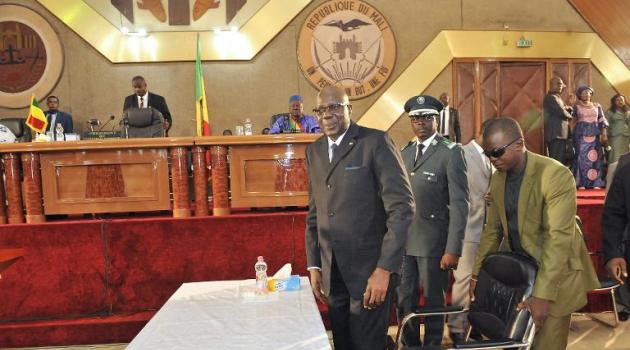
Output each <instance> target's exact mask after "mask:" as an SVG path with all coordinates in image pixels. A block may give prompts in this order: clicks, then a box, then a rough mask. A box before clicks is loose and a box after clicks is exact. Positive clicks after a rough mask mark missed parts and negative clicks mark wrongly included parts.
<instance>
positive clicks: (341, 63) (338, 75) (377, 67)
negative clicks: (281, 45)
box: [297, 0, 396, 100]
mask: <svg viewBox="0 0 630 350" xmlns="http://www.w3.org/2000/svg"><path fill="white" fill-rule="evenodd" d="M297 54H298V61H299V63H300V68H301V69H302V72H303V73H304V76H305V77H306V79H308V81H309V82H311V84H313V85H314V86H315V87H316V88H318V89H322V88H323V87H325V86H327V85H338V86H341V87H343V88H344V89H345V90H346V93H347V94H348V97H350V99H351V100H357V99H361V98H364V97H366V96H369V95H371V94H373V93H374V92H376V91H377V90H378V89H380V88H381V87H382V86H383V85H384V84H385V82H386V81H387V79H388V78H389V76H390V75H391V73H392V70H393V68H394V63H395V62H396V40H395V38H394V33H393V32H392V29H391V27H390V26H389V23H388V22H387V20H386V19H385V17H384V16H383V14H381V13H380V12H379V11H378V10H377V9H375V8H374V7H373V6H372V5H370V4H367V3H365V2H363V1H360V0H345V1H333V0H331V1H327V2H325V3H323V4H322V5H320V6H319V7H317V8H316V9H315V10H313V11H312V12H311V13H310V14H309V15H308V17H307V18H306V21H305V22H304V25H303V26H302V29H301V30H300V36H299V39H298V52H297Z"/></svg>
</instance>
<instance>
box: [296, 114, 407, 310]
mask: <svg viewBox="0 0 630 350" xmlns="http://www.w3.org/2000/svg"><path fill="white" fill-rule="evenodd" d="M306 160H307V164H308V175H309V176H308V177H309V210H308V216H307V218H306V258H307V263H308V266H309V267H313V266H316V267H320V268H321V269H322V274H323V281H322V282H323V287H324V292H325V294H326V295H328V294H329V293H330V271H331V262H332V255H333V250H334V252H335V259H336V261H337V266H338V268H339V271H340V272H341V275H342V277H343V280H344V282H345V284H346V287H347V288H348V291H349V292H350V295H351V296H352V298H354V299H361V298H362V297H363V292H364V291H365V287H366V285H367V280H368V278H369V277H370V275H371V274H372V272H373V271H374V269H375V268H376V267H381V268H383V269H385V270H388V271H390V272H398V271H399V269H400V265H401V262H402V256H403V249H404V246H405V241H406V240H407V230H408V228H409V224H410V223H411V218H412V217H413V212H414V200H413V195H412V193H411V187H410V185H409V180H408V179H407V175H406V174H405V170H404V169H403V164H402V160H401V159H400V155H399V153H398V151H397V150H396V146H395V145H394V142H393V141H392V140H391V139H390V138H389V136H388V135H387V134H386V133H384V132H382V131H378V130H374V129H369V128H365V127H361V126H358V125H356V124H354V123H351V124H350V127H349V128H348V131H347V133H346V135H345V136H344V138H343V139H342V144H341V145H340V146H339V147H338V148H337V150H336V151H335V157H334V158H333V160H332V163H330V162H329V160H328V138H327V137H326V136H322V137H320V138H319V139H317V140H316V141H315V142H314V143H312V144H310V145H309V146H308V147H307V149H306Z"/></svg>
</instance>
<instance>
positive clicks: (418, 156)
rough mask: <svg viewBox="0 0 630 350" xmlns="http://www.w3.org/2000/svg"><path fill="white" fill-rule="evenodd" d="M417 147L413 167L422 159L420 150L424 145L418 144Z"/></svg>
mask: <svg viewBox="0 0 630 350" xmlns="http://www.w3.org/2000/svg"><path fill="white" fill-rule="evenodd" d="M417 147H418V152H417V153H416V159H415V160H414V162H413V164H414V165H416V164H418V160H419V159H420V158H422V149H423V148H424V144H422V143H419V144H418V146H417Z"/></svg>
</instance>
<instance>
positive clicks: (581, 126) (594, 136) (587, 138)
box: [573, 86, 608, 189]
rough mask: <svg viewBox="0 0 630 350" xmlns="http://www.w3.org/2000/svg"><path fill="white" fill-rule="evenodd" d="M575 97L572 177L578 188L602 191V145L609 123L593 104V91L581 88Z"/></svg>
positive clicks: (588, 88) (598, 106)
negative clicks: (576, 99) (599, 189)
mask: <svg viewBox="0 0 630 350" xmlns="http://www.w3.org/2000/svg"><path fill="white" fill-rule="evenodd" d="M576 95H577V97H578V101H577V103H576V104H575V106H574V107H573V118H574V119H575V120H576V121H577V123H576V125H575V129H574V130H573V140H574V142H575V153H576V155H577V157H576V160H575V163H574V164H573V175H574V176H575V182H576V184H577V186H578V188H580V189H585V188H602V187H604V180H603V177H602V172H603V165H604V153H603V151H602V143H607V141H608V140H607V136H606V128H607V127H608V121H607V120H606V117H605V116H604V111H603V109H602V107H601V105H600V104H599V103H593V102H592V101H591V97H592V96H593V89H592V88H591V87H590V86H580V87H579V88H578V89H577V92H576Z"/></svg>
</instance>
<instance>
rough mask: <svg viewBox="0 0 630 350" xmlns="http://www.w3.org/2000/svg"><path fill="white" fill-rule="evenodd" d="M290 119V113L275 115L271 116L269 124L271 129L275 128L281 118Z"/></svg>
mask: <svg viewBox="0 0 630 350" xmlns="http://www.w3.org/2000/svg"><path fill="white" fill-rule="evenodd" d="M288 117H289V113H278V114H274V115H272V116H271V120H270V123H269V127H270V128H271V127H273V125H274V124H275V123H276V121H277V120H278V119H280V118H288Z"/></svg>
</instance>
